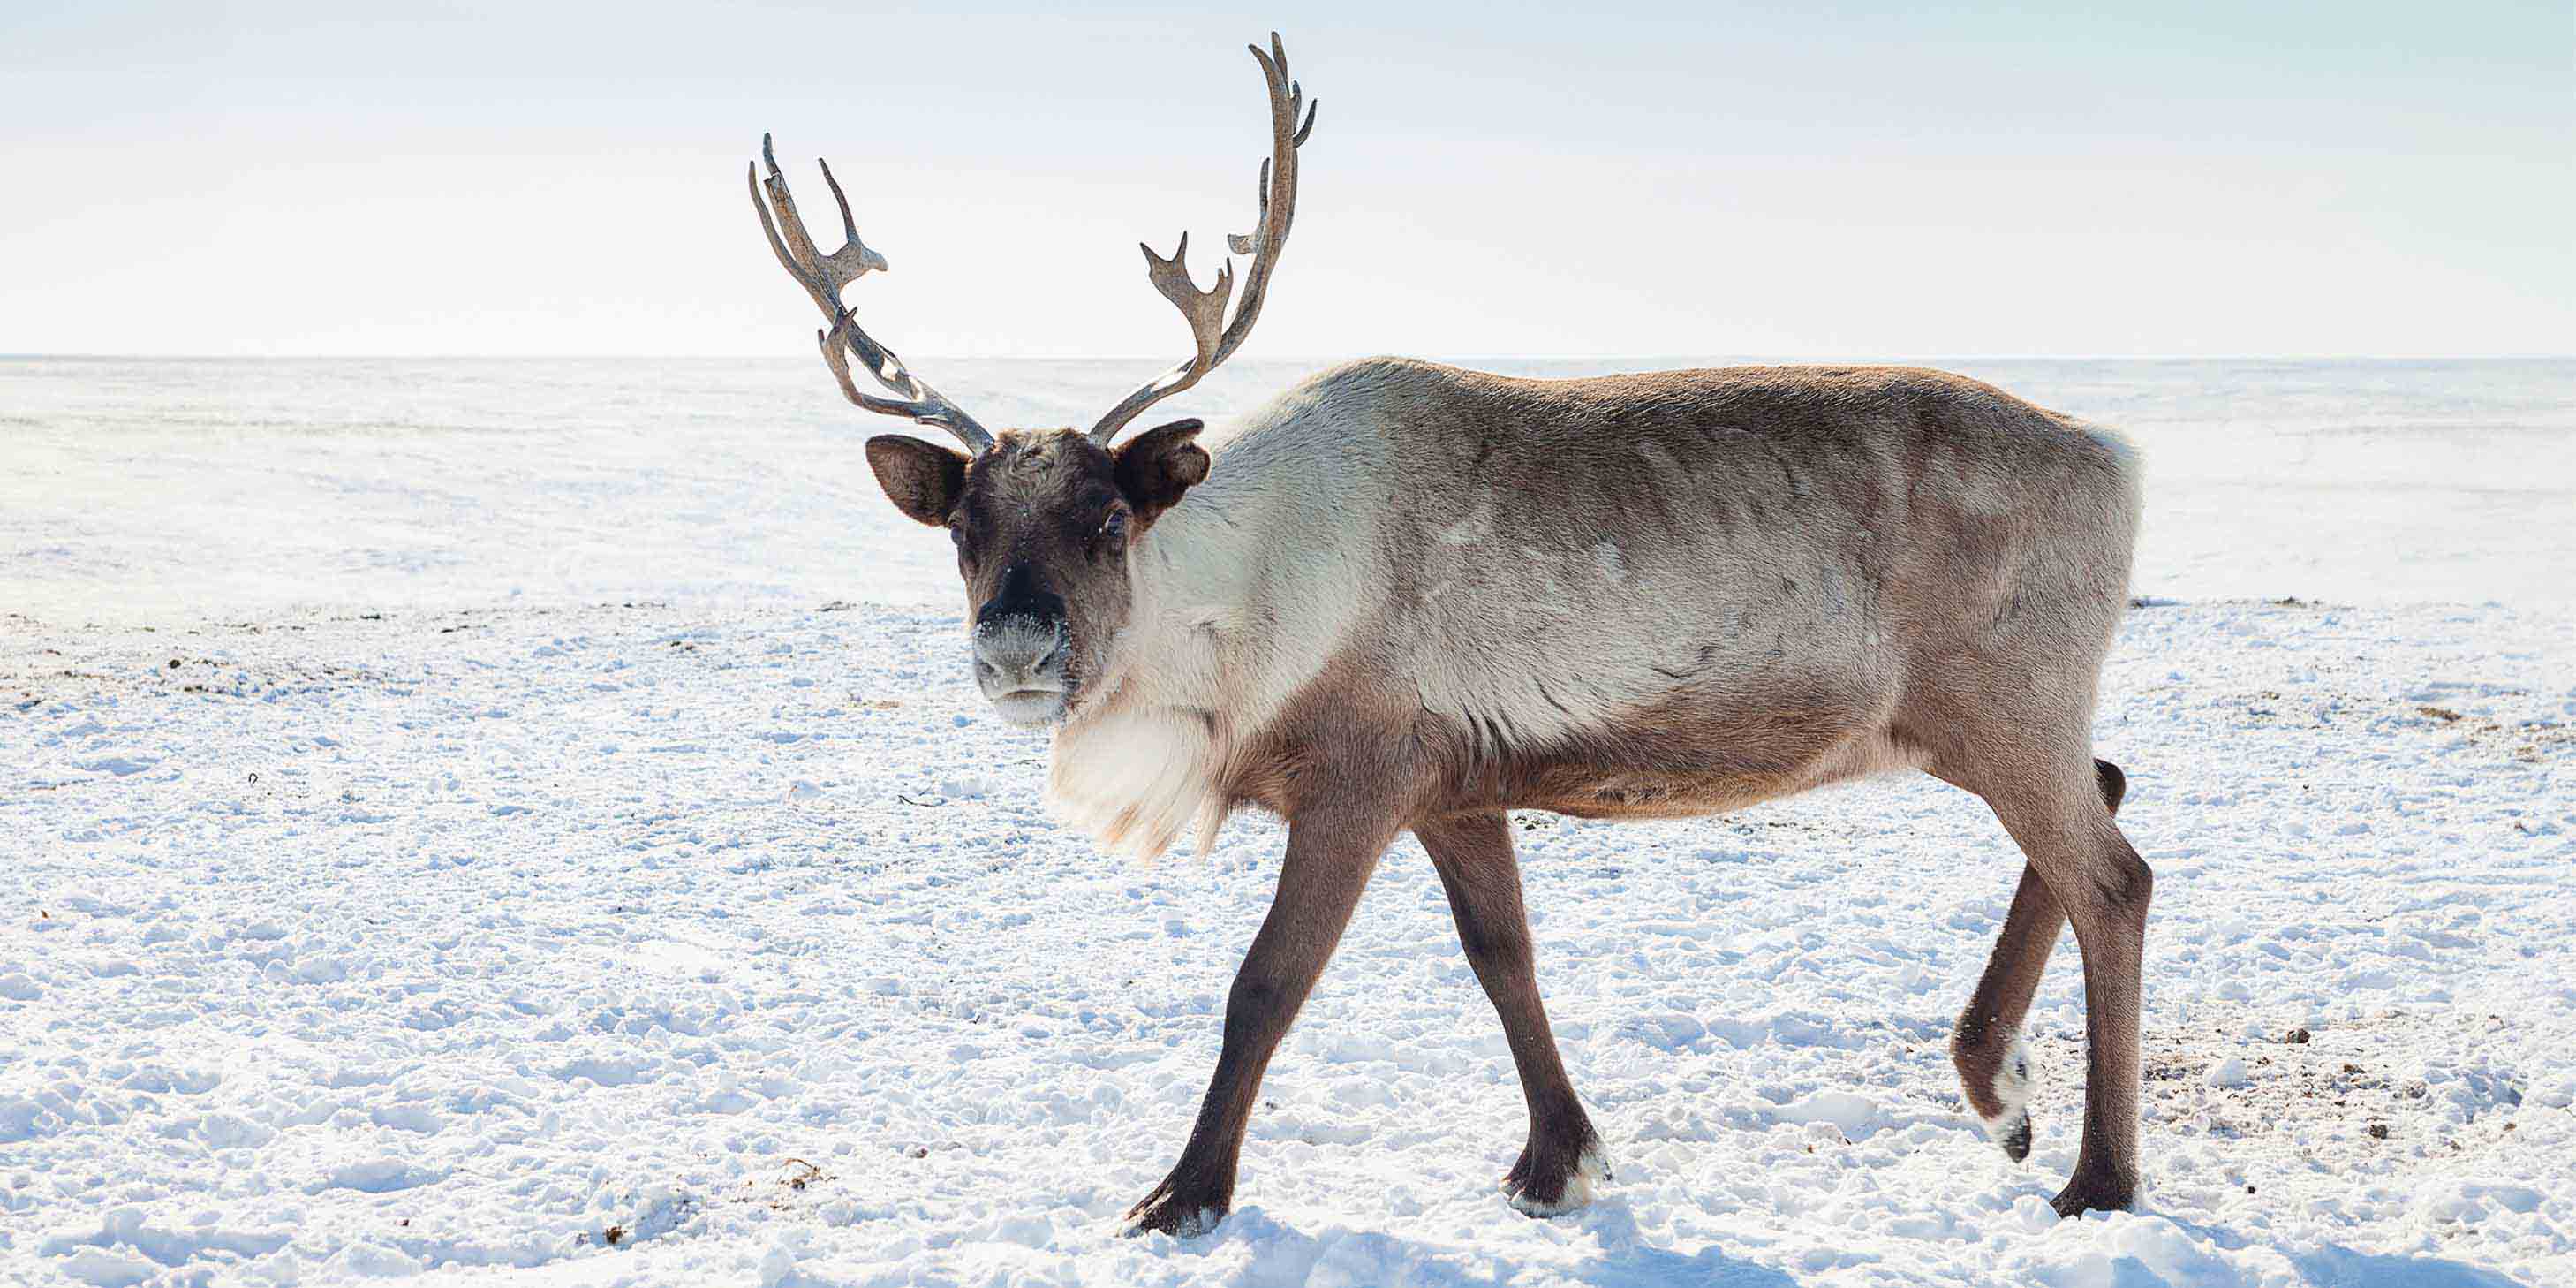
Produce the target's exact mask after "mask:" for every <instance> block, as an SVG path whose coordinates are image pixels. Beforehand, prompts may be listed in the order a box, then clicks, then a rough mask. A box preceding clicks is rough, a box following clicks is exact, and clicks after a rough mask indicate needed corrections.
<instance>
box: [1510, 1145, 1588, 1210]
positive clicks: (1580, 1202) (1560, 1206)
mask: <svg viewBox="0 0 2576 1288" xmlns="http://www.w3.org/2000/svg"><path fill="white" fill-rule="evenodd" d="M1609 1179H1610V1156H1609V1155H1608V1154H1605V1153H1603V1152H1601V1146H1600V1144H1599V1143H1598V1142H1595V1143H1594V1144H1591V1145H1588V1146H1586V1147H1584V1150H1583V1155H1582V1157H1580V1158H1577V1159H1575V1160H1574V1174H1573V1175H1571V1176H1568V1177H1566V1178H1565V1194H1564V1196H1563V1197H1561V1198H1559V1199H1558V1200H1557V1201H1556V1202H1554V1203H1541V1202H1539V1201H1538V1200H1537V1199H1534V1198H1531V1197H1530V1196H1529V1195H1528V1194H1527V1193H1521V1194H1515V1195H1512V1196H1511V1203H1512V1206H1513V1207H1514V1208H1516V1209H1518V1210H1520V1211H1522V1212H1526V1213H1528V1214H1530V1215H1531V1216H1563V1215H1565V1214H1566V1213H1568V1212H1572V1211H1574V1210H1575V1209H1577V1208H1580V1207H1583V1206H1585V1205H1587V1204H1589V1203H1591V1202H1592V1200H1593V1197H1594V1196H1595V1195H1597V1194H1598V1193H1599V1192H1600V1187H1601V1186H1602V1185H1603V1184H1604V1183H1606V1182H1607V1181H1608V1180H1609Z"/></svg>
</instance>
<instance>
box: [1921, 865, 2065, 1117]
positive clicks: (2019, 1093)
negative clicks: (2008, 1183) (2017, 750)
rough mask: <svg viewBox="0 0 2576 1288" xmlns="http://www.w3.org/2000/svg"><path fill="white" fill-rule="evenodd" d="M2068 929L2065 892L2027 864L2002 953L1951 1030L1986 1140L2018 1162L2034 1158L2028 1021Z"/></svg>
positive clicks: (1999, 945) (1998, 943)
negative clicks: (2060, 898)
mask: <svg viewBox="0 0 2576 1288" xmlns="http://www.w3.org/2000/svg"><path fill="white" fill-rule="evenodd" d="M2065 927H2066V910H2065V909H2064V908H2062V907H2060V906H2059V905H2058V902H2057V896H2055V895H2053V894H2050V893H2049V892H2048V884H2047V883H2046V882H2044V881H2041V880H2040V879H2039V872H2038V870H2037V869H2034V868H2032V867H2031V866H2030V865H2029V864H2023V865H2022V869H2021V888H2020V889H2018V890H2016V891H2014V892H2013V902H2012V912H2011V913H2010V914H2008V915H2007V916H2005V918H2004V929H2003V933H2002V934H2000V935H1998V936H1996V937H1995V951H1994V955H1993V956H1992V957H1989V958H1987V959H1986V973H1985V975H1984V976H1983V977H1982V978H1980V979H1978V981H1977V991H1976V995H1975V996H1973V997H1970V998H1969V999H1968V1009H1966V1010H1965V1011H1962V1012H1960V1013H1959V1027H1958V1029H1957V1030H1956V1031H1954V1032H1953V1033H1951V1035H1950V1063H1951V1064H1952V1066H1954V1067H1956V1068H1957V1069H1958V1071H1959V1090H1960V1091H1961V1093H1962V1094H1964V1095H1965V1096H1966V1097H1967V1101H1968V1109H1969V1111H1970V1112H1972V1113H1974V1114H1976V1116H1977V1120H1978V1121H1979V1122H1980V1123H1982V1124H1984V1126H1985V1129H1986V1138H1987V1139H1989V1140H1992V1141H1993V1142H1995V1143H1996V1144H1998V1145H2001V1146H2003V1150H2004V1156H2005V1157H2007V1158H2010V1159H2011V1160H2013V1161H2014V1162H2016V1163H2018V1162H2020V1161H2021V1160H2023V1159H2025V1158H2028V1157H2029V1156H2030V1109H2029V1107H2028V1106H2029V1102H2030V1051H2029V1049H2028V1048H2026V1047H2024V1046H2023V1045H2022V1040H2021V1021H2022V1017H2023V1016H2024V1015H2026V1014H2028V1013H2029V1011H2030V999H2031V997H2032V995H2033V994H2036V993H2037V992H2038V991H2039V980H2040V976H2041V975H2042V974H2044V973H2046V971H2047V970H2048V955H2049V953H2050V952H2052V951H2054V950H2055V949H2056V947H2057V932H2058V931H2060V930H2063V929H2065Z"/></svg>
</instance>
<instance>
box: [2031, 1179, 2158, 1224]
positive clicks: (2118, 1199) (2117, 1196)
mask: <svg viewBox="0 0 2576 1288" xmlns="http://www.w3.org/2000/svg"><path fill="white" fill-rule="evenodd" d="M2137 1201H2138V1182H2137V1178H2136V1177H2131V1176H2118V1175H2114V1174H2111V1173H2108V1172H2103V1173H2096V1174H2093V1175H2087V1174H2085V1173H2084V1172H2083V1171H2081V1170H2078V1171H2077V1172H2076V1173H2075V1175H2074V1177H2073V1178H2072V1179H2070V1180H2068V1181H2067V1182H2066V1188H2065V1189H2062V1190H2059V1191H2058V1192H2057V1197H2056V1198H2053V1199H2050V1200H2049V1201H2048V1205H2049V1206H2050V1207H2052V1208H2055V1209H2057V1215H2059V1216H2060V1217H2070V1216H2082V1215H2084V1214H2085V1213H2087V1212H2125V1211H2127V1210H2128V1209H2129V1206H2130V1205H2131V1204H2133V1203H2135V1202H2137Z"/></svg>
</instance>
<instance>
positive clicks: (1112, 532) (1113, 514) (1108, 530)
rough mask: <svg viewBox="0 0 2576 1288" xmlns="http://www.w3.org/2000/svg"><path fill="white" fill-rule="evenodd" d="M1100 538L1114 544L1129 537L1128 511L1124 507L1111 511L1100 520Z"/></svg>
mask: <svg viewBox="0 0 2576 1288" xmlns="http://www.w3.org/2000/svg"><path fill="white" fill-rule="evenodd" d="M1100 539H1101V540H1103V541H1106V542H1108V543H1109V544H1111V545H1113V546H1114V545H1117V544H1118V543H1120V542H1122V541H1125V540H1126V539H1127V511H1126V510H1125V509H1124V508H1123V507H1122V508H1120V509H1116V510H1112V511H1110V512H1109V517H1108V518H1106V519H1103V520H1101V521H1100Z"/></svg>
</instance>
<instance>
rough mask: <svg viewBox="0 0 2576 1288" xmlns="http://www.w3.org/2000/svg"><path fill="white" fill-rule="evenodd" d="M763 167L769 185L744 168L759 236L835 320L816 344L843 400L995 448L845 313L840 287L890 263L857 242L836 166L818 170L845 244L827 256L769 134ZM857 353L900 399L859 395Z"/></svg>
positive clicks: (971, 447)
mask: <svg viewBox="0 0 2576 1288" xmlns="http://www.w3.org/2000/svg"><path fill="white" fill-rule="evenodd" d="M760 159H761V160H762V161H764V162H767V163H768V165H769V177H768V179H767V180H765V181H764V180H762V179H761V178H760V171H759V169H758V167H757V166H748V165H747V166H745V167H744V173H743V177H744V180H745V182H746V183H747V184H748V185H749V186H750V188H751V207H752V209H754V210H757V211H759V212H760V227H761V231H763V232H765V233H768V234H769V249H770V250H772V251H775V252H776V253H777V255H778V263H779V266H780V267H782V268H784V269H786V270H787V275H788V276H790V277H793V278H795V279H796V284H797V285H799V286H802V287H804V288H805V293H806V294H807V295H811V296H813V297H814V303H815V305H816V307H818V308H820V309H822V310H823V316H825V317H828V318H830V319H832V326H831V329H830V330H826V331H817V332H815V333H814V343H815V345H816V346H817V347H819V348H820V349H822V351H823V362H824V365H826V366H829V367H830V368H831V369H832V378H833V379H834V380H837V381H839V382H840V384H841V396H842V397H844V398H847V399H849V400H850V401H851V402H852V403H854V404H856V405H857V406H858V407H859V408H860V409H861V410H864V411H872V412H876V413H878V414H880V415H886V416H902V417H904V418H906V419H909V420H914V421H918V422H920V423H921V424H924V425H937V426H938V427H940V428H941V429H944V430H947V431H948V432H949V433H952V434H955V435H956V436H957V438H958V440H959V441H961V442H963V443H964V444H966V449H967V450H968V451H970V452H981V451H983V450H984V449H985V448H987V447H991V446H992V445H993V436H992V435H991V434H990V433H987V432H985V429H984V427H983V426H981V425H978V424H976V423H975V418H974V417H972V416H969V415H967V414H966V412H965V409H963V408H961V407H959V406H958V405H957V404H955V403H952V402H950V401H948V400H947V399H946V398H944V397H941V396H940V393H939V391H938V390H936V389H933V388H931V387H930V386H928V385H926V384H923V383H922V382H921V381H920V380H919V379H918V378H917V377H915V376H914V375H913V374H912V372H910V371H908V370H906V369H905V368H904V365H903V359H901V358H898V357H896V356H895V355H894V351H893V350H892V349H888V348H886V347H885V346H884V345H881V344H878V343H877V342H876V341H874V340H872V339H870V338H868V333H867V332H865V331H862V330H860V329H859V322H858V319H857V318H854V317H852V316H850V310H849V309H848V308H847V307H845V306H843V305H842V303H841V288H842V287H844V286H847V285H849V284H850V283H852V282H855V281H857V280H859V279H860V278H861V277H864V276H866V275H867V273H868V272H869V271H870V270H872V269H873V270H877V271H885V270H886V268H887V264H886V259H885V256H883V255H880V254H878V253H876V252H875V251H873V250H870V249H868V248H867V246H866V245H864V244H862V243H861V242H860V241H859V225H858V222H857V221H856V220H853V219H852V218H850V199H849V197H848V196H846V195H844V194H843V193H842V192H841V181H840V180H838V179H835V178H833V177H832V167H831V165H830V164H829V163H827V162H823V161H819V160H818V161H817V162H815V164H817V165H820V166H822V167H823V182H825V183H828V184H830V185H832V200H834V201H836V202H839V203H840V205H841V232H842V236H843V238H844V241H843V242H842V245H841V248H840V249H839V250H836V251H833V252H832V253H831V254H829V255H826V254H823V253H822V252H821V251H818V250H816V249H815V247H814V239H813V238H812V237H810V236H808V235H806V232H805V221H804V220H802V219H799V218H797V216H796V199H795V198H794V197H792V196H789V195H788V193H787V176H785V175H783V174H780V173H779V172H778V158H777V156H776V155H775V154H773V153H772V152H771V151H770V147H769V136H768V135H766V134H764V135H761V136H760ZM763 186H766V187H767V188H768V189H769V200H768V202H767V203H766V204H763V203H762V201H761V199H760V190H761V188H762V187H763ZM773 207H775V208H776V209H777V211H778V218H777V220H776V221H775V222H773V221H772V220H771V219H770V217H769V212H770V210H771V208H773ZM782 227H784V228H785V229H786V230H787V231H786V236H785V237H784V238H783V239H782V238H781V237H780V235H779V229H780V228H782ZM853 353H855V354H857V355H858V357H859V361H860V362H863V363H865V364H867V368H868V374H869V375H871V376H874V377H876V381H877V383H878V384H881V385H884V386H885V387H886V388H888V389H890V390H893V391H894V392H895V393H898V394H901V395H902V398H901V399H899V400H898V399H894V398H880V397H878V396H877V395H875V394H870V393H862V392H860V391H859V387H858V386H857V385H855V384H852V383H851V382H850V360H849V356H848V355H849V354H853Z"/></svg>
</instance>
